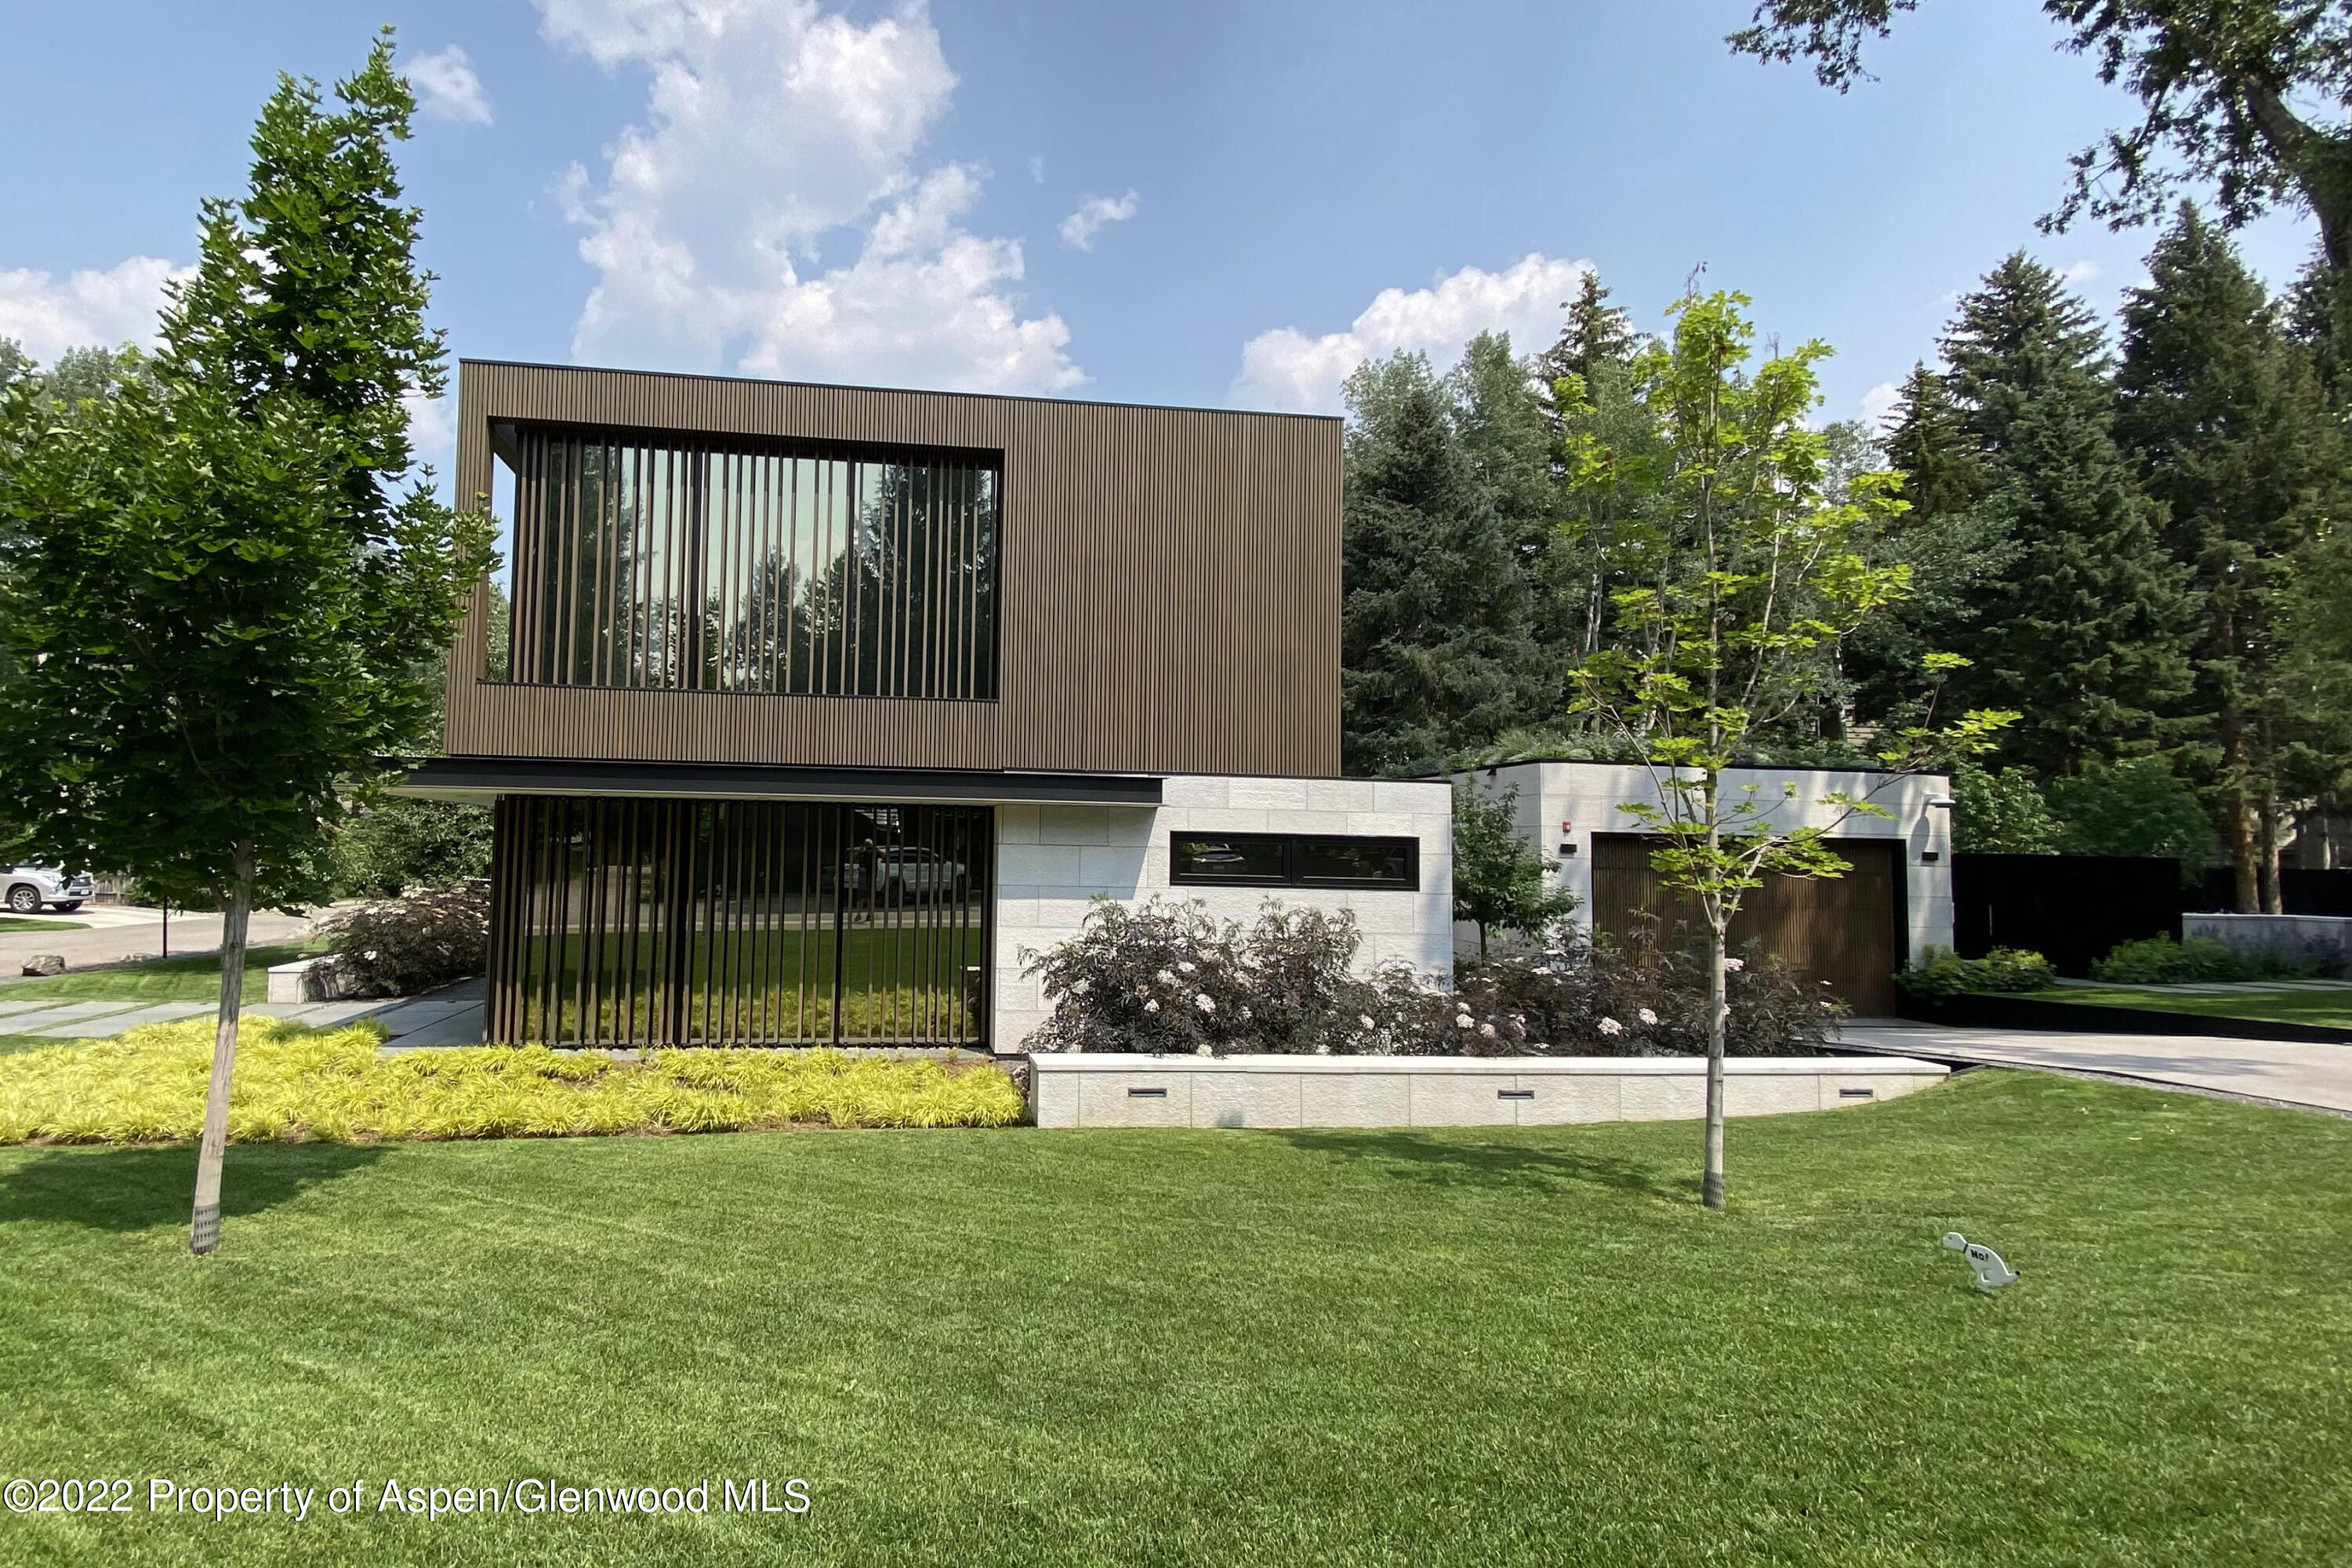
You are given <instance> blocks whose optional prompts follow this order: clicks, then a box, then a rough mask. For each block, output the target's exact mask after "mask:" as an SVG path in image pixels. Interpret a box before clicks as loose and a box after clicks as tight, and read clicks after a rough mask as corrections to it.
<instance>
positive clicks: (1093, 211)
mask: <svg viewBox="0 0 2352 1568" xmlns="http://www.w3.org/2000/svg"><path fill="white" fill-rule="evenodd" d="M1137 205H1139V204H1138V203H1137V201H1136V195H1135V193H1134V192H1133V191H1129V192H1128V193H1127V195H1123V196H1118V197H1112V196H1080V197H1079V198H1078V210H1077V211H1076V212H1074V213H1072V214H1071V215H1070V216H1067V217H1066V218H1064V219H1063V220H1062V229H1061V233H1062V243H1063V244H1064V245H1066V246H1068V247H1070V248H1071V249H1072V250H1092V249H1093V248H1094V247H1095V236H1096V235H1097V234H1100V233H1101V232H1102V230H1103V226H1104V225H1105V224H1113V223H1125V222H1126V221H1127V220H1128V219H1129V218H1131V217H1133V216H1135V209H1136V207H1137Z"/></svg>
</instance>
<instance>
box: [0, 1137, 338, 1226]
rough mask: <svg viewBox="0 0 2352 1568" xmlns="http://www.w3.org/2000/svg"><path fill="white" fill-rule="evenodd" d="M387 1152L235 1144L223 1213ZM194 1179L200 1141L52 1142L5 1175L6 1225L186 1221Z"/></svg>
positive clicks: (247, 1209) (1, 1209)
mask: <svg viewBox="0 0 2352 1568" xmlns="http://www.w3.org/2000/svg"><path fill="white" fill-rule="evenodd" d="M382 1158H383V1150H382V1149H380V1148H375V1147H371V1146H362V1147H358V1148H354V1147H352V1146H351V1145H350V1144H345V1143H306V1144H293V1145H275V1146H270V1145H250V1144H248V1145H243V1146H233V1147H232V1148H231V1149H230V1150H229V1152H228V1161H227V1165H226V1169H225V1170H224V1171H223V1173H222V1177H221V1215H222V1216H223V1217H224V1218H235V1217H236V1216H237V1215H252V1214H259V1213H261V1212H262V1211H263V1210H265V1209H271V1208H275V1207H277V1206H278V1205H279V1204H282V1203H285V1202H287V1201H288V1200H289V1199H291V1198H296V1197H299V1196H300V1195H301V1194H304V1193H306V1192H308V1191H310V1189H311V1188H312V1187H315V1186H318V1185H320V1184H323V1183H326V1182H331V1181H334V1180H336V1179H337V1178H338V1177H341V1176H346V1175H349V1174H350V1173H352V1172H353V1171H357V1170H362V1169H364V1168H365V1167H367V1166H369V1165H373V1163H376V1161H378V1160H380V1159H382ZM195 1186H196V1151H195V1149H194V1146H193V1145H187V1146H173V1147H169V1148H142V1149H49V1150H46V1151H44V1152H41V1153H40V1154H38V1155H37V1156H35V1157H34V1158H33V1159H31V1160H29V1161H27V1162H26V1163H24V1164H22V1165H18V1166H17V1167H16V1168H15V1169H14V1170H12V1171H9V1172H7V1173H5V1175H0V1225H5V1224H6V1223H7V1222H9V1221H11V1220H35V1221H39V1222H43V1223H46V1224H51V1225H79V1226H86V1227H87V1228H89V1229H91V1230H112V1231H131V1230H150V1229H152V1228H153V1227H155V1226H164V1225H183V1226H184V1225H186V1224H187V1223H188V1210H189V1207H190V1205H191V1204H192V1202H193V1201H194V1193H195Z"/></svg>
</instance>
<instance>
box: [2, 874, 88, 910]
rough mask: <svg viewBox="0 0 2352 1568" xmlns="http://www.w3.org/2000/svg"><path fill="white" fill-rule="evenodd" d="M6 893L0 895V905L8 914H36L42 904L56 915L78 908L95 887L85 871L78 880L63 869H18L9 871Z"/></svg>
mask: <svg viewBox="0 0 2352 1568" xmlns="http://www.w3.org/2000/svg"><path fill="white" fill-rule="evenodd" d="M6 881H7V891H6V892H5V894H0V903H5V905H7V907H8V910H9V912H10V913H11V914H19V915H37V914H39V913H40V912H41V906H42V905H43V904H47V905H48V906H49V907H50V908H52V909H54V910H57V911H58V913H59V914H61V915H63V914H71V913H72V912H73V911H74V910H78V909H79V908H81V901H82V900H84V899H87V898H89V895H90V893H91V891H92V890H93V889H95V887H96V884H95V883H93V882H92V881H91V880H90V879H89V872H87V871H85V872H83V873H82V874H81V875H80V876H79V877H68V876H67V875H66V870H65V868H64V867H62V866H18V867H16V868H13V869H11V870H10V871H9V872H8V875H7V879H6Z"/></svg>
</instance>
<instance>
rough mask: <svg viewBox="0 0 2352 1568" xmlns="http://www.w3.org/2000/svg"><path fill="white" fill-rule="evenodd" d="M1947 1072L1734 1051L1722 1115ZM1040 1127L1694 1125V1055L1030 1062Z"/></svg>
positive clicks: (1823, 1102) (1900, 1063)
mask: <svg viewBox="0 0 2352 1568" xmlns="http://www.w3.org/2000/svg"><path fill="white" fill-rule="evenodd" d="M1950 1070H1951V1069H1949V1068H1946V1067H1943V1066H1941V1065H1939V1064H1937V1063H1935V1062H1927V1061H1919V1060H1916V1059H1914V1058H1909V1057H1738V1058H1732V1059H1731V1060H1729V1061H1727V1062H1726V1063H1725V1064H1724V1078H1725V1082H1724V1096H1725V1107H1726V1110H1727V1113H1728V1114H1730V1115H1733V1116H1772V1115H1779V1114H1781V1113H1784V1112H1789V1111H1797V1110H1833V1109H1835V1108H1837V1107H1839V1106H1843V1105H1867V1104H1869V1103H1871V1102H1873V1101H1874V1100H1891V1099H1894V1098H1895V1096H1897V1095H1904V1094H1909V1093H1912V1092H1913V1091H1915V1090H1916V1089H1926V1088H1927V1087H1929V1086H1930V1085H1933V1084H1936V1083H1939V1082H1941V1081H1942V1080H1943V1079H1944V1078H1945V1077H1946V1076H1947V1075H1948V1073H1949V1072H1950ZM1029 1103H1030V1110H1032V1112H1033V1113H1034V1116H1035V1119H1036V1122H1037V1125H1038V1126H1040V1127H1511V1126H1523V1127H1524V1126H1541V1125H1552V1124H1558V1123H1561V1122H1577V1121H1695V1120H1696V1119H1698V1118H1699V1117H1701V1116H1703V1115H1705V1114H1706V1058H1703V1057H1294V1056H1236V1057H1154V1056H1141V1055H1119V1054H1110V1053H1103V1054H1092V1053H1089V1054H1076V1055H1052V1056H1042V1055H1041V1056H1037V1057H1033V1058H1031V1061H1030V1075H1029Z"/></svg>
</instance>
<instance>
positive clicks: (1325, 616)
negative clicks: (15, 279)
mask: <svg viewBox="0 0 2352 1568" xmlns="http://www.w3.org/2000/svg"><path fill="white" fill-rule="evenodd" d="M459 380H460V407H461V415H460V428H459V438H458V454H457V469H458V472H457V489H458V493H459V494H461V495H465V496H474V495H487V494H488V492H489V490H490V488H491V460H490V452H489V445H488V427H489V425H490V424H491V422H493V421H499V420H516V421H522V422H531V421H540V422H547V423H558V424H573V425H583V426H625V427H630V428H639V429H646V430H658V431H667V432H675V433H677V434H680V435H683V436H694V435H703V436H708V435H711V434H720V433H723V434H740V435H746V436H751V437H780V438H786V439H793V438H797V439H804V440H809V441H817V442H841V443H851V444H854V443H857V442H867V443H874V444H877V445H883V446H892V445H896V446H913V447H947V448H953V449H959V450H963V451H977V452H991V451H992V452H1000V453H1002V454H1003V465H1004V468H1003V486H1002V491H1001V494H1000V496H999V498H998V503H997V504H998V508H999V513H1000V518H1001V532H1000V538H999V540H998V544H997V548H998V552H999V553H998V562H997V571H996V580H995V584H994V585H993V588H994V591H993V595H992V608H993V612H994V622H995V627H996V637H995V638H994V639H993V640H994V641H995V643H996V653H995V658H996V669H995V680H996V689H997V692H998V700H996V701H993V702H986V701H972V700H959V699H960V698H961V693H958V696H957V697H951V698H945V699H929V698H858V697H838V696H792V695H775V694H770V693H764V692H745V691H734V690H725V691H688V690H646V691H624V690H604V689H586V688H579V687H573V688H560V687H542V686H523V685H500V684H491V683H487V682H484V681H480V680H478V679H476V675H477V673H478V671H480V670H482V669H483V668H485V664H484V660H485V657H486V649H485V646H484V645H485V631H484V627H485V622H486V620H487V615H488V587H487V584H485V585H484V586H483V587H482V588H481V589H479V590H478V592H477V595H476V600H475V605H474V613H473V615H472V616H470V617H469V618H468V621H467V625H466V626H465V627H464V628H463V630H462V631H461V633H460V636H459V639H458V643H457V647H456V648H454V649H453V651H452V656H451V659H450V666H449V679H448V685H447V692H448V721H447V730H446V749H447V750H448V751H449V752H451V753H453V754H457V755H509V756H512V755H522V756H557V757H583V758H588V757H593V758H612V759H626V760H648V761H659V760H688V761H709V762H734V763H812V764H834V765H867V766H906V767H966V768H989V769H996V768H1034V769H1043V770H1071V771H1101V772H1137V773H1155V772H1156V773H1182V772H1199V773H1274V774H1296V775H1305V776H1310V777H1325V776H1331V775H1334V774H1336V773H1338V771H1339V422H1338V421H1336V420H1330V419H1320V418H1308V417H1304V416H1287V415H1243V414H1226V413H1219V412H1212V411H1203V410H1191V409H1161V408H1129V407H1118V406H1112V405H1095V404H1081V403H1061V402H1055V401H1052V400H1049V399H1032V398H997V397H981V396H967V395H953V394H943V393H908V392H887V391H877V390H871V389H866V388H858V387H827V386H809V385H801V384H786V383H772V382H751V381H733V380H723V379H716V378H703V377H692V376H664V375H653V374H637V373H630V372H606V371H583V370H576V369H571V368H567V367H561V366H540V365H509V364H490V363H480V362H467V363H465V364H464V365H463V366H462V367H461V371H460V378H459ZM520 478H522V479H525V480H526V481H528V480H529V476H520ZM793 479H803V476H798V475H795V476H793ZM786 482H787V483H788V484H789V483H790V482H791V481H786ZM612 488H613V487H610V486H607V487H606V489H608V490H609V489H612ZM607 499H608V500H609V502H610V503H611V505H612V506H613V508H614V510H615V511H616V510H617V503H618V497H617V496H610V497H608V498H607ZM807 499H808V500H817V499H819V498H814V497H811V498H807ZM822 499H823V500H824V501H825V502H827V503H828V504H825V505H824V506H822V507H813V508H812V515H811V521H812V522H814V521H816V515H815V514H816V513H818V512H820V511H821V512H822V514H823V520H824V523H825V525H826V526H827V527H828V528H833V529H836V530H837V529H838V527H839V525H840V521H841V520H840V519H839V518H838V517H836V516H835V513H836V512H837V511H838V510H839V509H838V507H836V506H834V505H831V504H829V503H830V502H831V501H832V500H833V498H830V497H826V498H822ZM802 503H803V497H801V496H798V495H787V496H783V497H780V498H778V510H777V511H776V513H775V517H776V524H775V526H779V527H786V526H788V524H786V523H785V521H784V520H785V519H786V518H787V517H788V516H789V517H798V516H799V515H800V513H799V510H798V509H799V506H800V505H801V504H802ZM612 521H613V523H614V525H615V526H617V524H618V521H619V519H618V517H617V516H613V518H612ZM606 537H607V538H608V539H609V535H607V536H606ZM580 548H581V549H582V551H583V554H584V553H585V552H586V550H587V546H586V545H585V544H584V543H583V545H582V546H581V547H580ZM596 553H597V554H598V555H599V556H601V557H604V562H599V563H596V564H603V563H606V562H609V557H610V555H611V553H612V552H611V551H610V549H609V546H607V547H606V548H604V549H600V550H598V551H597V552H596ZM583 564H591V563H585V562H583ZM547 569H548V570H549V571H550V572H551V573H553V572H555V571H557V570H559V569H560V568H559V564H558V563H555V562H554V561H552V560H550V561H549V562H548V563H547ZM608 569H609V568H608ZM849 608H850V609H851V612H852V614H853V615H854V614H855V609H856V606H854V605H853V606H849ZM516 615H517V616H518V620H519V624H520V618H521V617H522V616H523V615H524V607H523V606H522V605H517V606H516ZM531 624H533V625H538V624H541V623H540V622H538V621H536V620H534V621H533V622H532V623H531ZM980 630H981V628H977V627H966V628H963V630H962V631H961V634H960V635H962V636H964V637H973V638H974V639H975V640H981V639H979V638H978V636H977V634H978V632H979V631H980ZM828 640H829V641H831V642H832V643H833V644H834V645H835V646H829V647H822V648H815V649H812V650H810V657H811V658H812V661H813V662H814V660H816V659H818V658H823V659H824V660H826V661H827V662H828V663H829V664H830V665H831V668H832V669H833V670H834V671H835V672H836V673H837V672H839V671H841V670H843V669H844V668H855V666H854V665H846V664H845V663H844V662H841V661H845V660H846V659H849V658H855V657H856V654H855V652H854V651H853V649H852V648H851V647H848V646H846V645H847V644H848V642H849V639H848V638H847V637H837V636H836V637H829V639H828ZM518 651H520V649H519V650H518ZM979 662H984V661H982V660H975V665H974V666H971V667H976V665H977V663H979ZM971 667H968V668H971ZM934 689H938V688H934Z"/></svg>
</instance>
